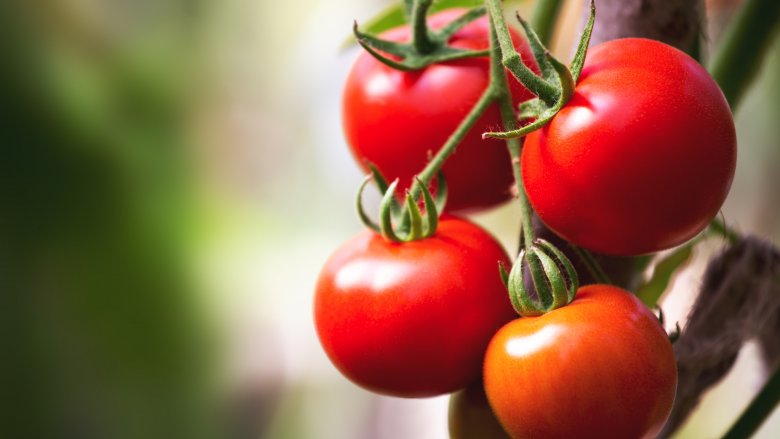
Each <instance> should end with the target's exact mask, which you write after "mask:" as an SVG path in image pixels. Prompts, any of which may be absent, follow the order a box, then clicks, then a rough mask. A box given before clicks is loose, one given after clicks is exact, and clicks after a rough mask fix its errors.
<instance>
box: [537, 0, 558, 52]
mask: <svg viewBox="0 0 780 439" xmlns="http://www.w3.org/2000/svg"><path fill="white" fill-rule="evenodd" d="M562 3H563V2H562V1H561V0H539V1H538V2H536V8H535V9H534V15H533V17H532V18H531V27H533V28H534V30H535V31H536V34H537V35H538V36H539V39H540V40H541V41H542V44H544V45H545V46H546V45H548V44H549V43H550V39H551V38H552V34H553V30H554V29H555V20H556V19H557V18H558V12H559V11H560V10H561V4H562Z"/></svg>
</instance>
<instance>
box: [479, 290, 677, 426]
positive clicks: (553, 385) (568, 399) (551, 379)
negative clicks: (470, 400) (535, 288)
mask: <svg viewBox="0 0 780 439" xmlns="http://www.w3.org/2000/svg"><path fill="white" fill-rule="evenodd" d="M484 383H485V392H486V394H487V397H488V401H489V402H490V406H491V407H492V408H493V411H494V412H495V414H496V416H497V417H498V419H499V421H500V422H501V424H502V425H503V426H504V428H505V429H506V431H507V432H508V433H509V434H510V435H511V436H512V437H513V438H515V439H519V438H545V439H556V438H561V439H570V438H578V439H588V438H593V439H612V438H614V439H636V438H641V437H654V436H655V434H657V433H658V431H659V430H660V429H661V427H663V424H664V422H665V421H666V419H667V417H668V416H669V413H670V411H671V409H672V403H673V401H674V396H675V390H676V386H677V367H676V363H675V358H674V353H673V351H672V345H671V343H670V342H669V339H668V337H667V335H666V332H664V329H663V328H662V327H661V324H660V323H659V322H658V319H657V318H656V316H655V315H653V313H652V312H651V311H650V310H649V309H648V308H647V307H646V306H644V305H643V304H642V303H641V302H640V301H639V300H638V299H637V298H636V297H635V296H634V295H632V294H631V293H629V292H627V291H625V290H622V289H620V288H617V287H614V286H610V285H588V286H585V287H581V288H580V289H579V290H578V292H577V296H576V297H575V299H574V301H572V303H570V304H569V305H566V306H564V307H561V308H558V309H555V310H553V311H551V312H549V313H547V314H543V315H541V316H538V317H525V318H520V319H516V320H513V321H511V322H509V323H507V324H506V325H505V326H504V327H503V328H501V330H499V331H498V333H497V334H496V335H495V337H493V340H491V342H490V345H489V347H488V350H487V353H486V355H485V367H484Z"/></svg>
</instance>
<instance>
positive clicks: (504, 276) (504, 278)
mask: <svg viewBox="0 0 780 439" xmlns="http://www.w3.org/2000/svg"><path fill="white" fill-rule="evenodd" d="M498 275H499V277H500V278H501V283H502V284H504V287H505V288H508V287H509V272H507V271H506V267H505V266H504V263H503V262H502V261H498Z"/></svg>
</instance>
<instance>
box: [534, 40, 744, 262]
mask: <svg viewBox="0 0 780 439" xmlns="http://www.w3.org/2000/svg"><path fill="white" fill-rule="evenodd" d="M736 154H737V150H736V134H735V130H734V121H733V119H732V115H731V111H730V110H729V106H728V103H727V102H726V99H725V98H724V96H723V93H722V92H721V90H720V89H719V88H718V85H717V84H716V83H715V81H714V80H713V79H712V77H710V75H709V74H708V73H707V71H706V70H704V68H703V67H702V66H701V65H699V64H698V63H697V62H696V61H695V60H694V59H693V58H691V57H690V56H688V55H686V54H685V53H683V52H681V51H679V50H677V49H675V48H673V47H671V46H668V45H666V44H663V43H661V42H658V41H652V40H646V39H641V38H627V39H620V40H613V41H609V42H606V43H602V44H600V45H598V46H595V47H593V48H592V49H590V50H589V51H588V55H587V58H586V61H585V66H584V69H583V71H582V74H581V76H580V79H579V82H578V83H577V86H576V88H575V91H574V96H573V97H572V98H571V100H570V101H569V102H568V103H567V104H566V105H565V106H564V108H563V109H562V110H561V111H560V112H559V113H558V114H557V115H556V116H555V117H553V119H552V121H551V122H550V123H549V124H548V125H546V126H545V127H544V128H542V129H540V130H538V131H535V132H533V133H531V134H529V135H528V137H527V138H526V140H525V144H524V145H523V152H522V158H521V161H522V163H521V165H522V174H523V183H524V185H525V189H526V192H527V193H528V198H529V200H530V201H531V204H532V205H533V208H534V210H536V213H537V214H538V215H539V217H540V218H541V219H542V221H543V222H544V223H545V224H546V225H547V226H548V227H549V228H550V229H552V230H553V231H555V232H556V233H558V234H559V235H561V236H562V237H563V238H565V239H566V240H568V241H571V242H573V243H575V244H577V245H579V246H582V247H585V248H588V249H590V250H594V251H596V252H599V253H606V254H612V255H624V256H628V255H638V254H644V253H650V252H654V251H658V250H663V249H667V248H670V247H673V246H675V245H678V244H681V243H683V242H685V241H687V240H688V239H690V238H692V237H693V236H695V235H696V234H697V233H699V232H700V231H701V230H702V229H704V227H706V226H707V224H709V222H710V221H711V220H712V219H713V218H714V217H715V215H716V214H717V213H718V210H719V209H720V207H721V205H722V204H723V201H724V200H725V198H726V195H727V194H728V191H729V188H730V186H731V181H732V179H733V177H734V170H735V167H736V157H737V155H736Z"/></svg>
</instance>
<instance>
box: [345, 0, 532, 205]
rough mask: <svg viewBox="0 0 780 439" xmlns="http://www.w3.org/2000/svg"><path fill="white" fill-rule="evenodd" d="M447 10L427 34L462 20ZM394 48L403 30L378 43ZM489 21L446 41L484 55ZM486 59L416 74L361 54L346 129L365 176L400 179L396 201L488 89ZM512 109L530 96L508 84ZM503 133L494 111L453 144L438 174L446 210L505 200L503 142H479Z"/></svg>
mask: <svg viewBox="0 0 780 439" xmlns="http://www.w3.org/2000/svg"><path fill="white" fill-rule="evenodd" d="M463 12H464V10H463V9H449V10H446V11H443V12H440V13H438V14H434V15H432V16H431V17H430V19H429V25H430V27H431V28H433V29H436V28H441V27H442V26H444V25H445V24H447V23H449V22H451V21H452V20H454V19H455V18H457V17H459V16H460V15H462V14H463ZM382 36H383V38H384V39H386V40H391V41H403V40H406V39H408V37H409V27H408V26H403V27H400V28H396V29H394V30H391V31H388V32H386V33H385V34H383V35H382ZM489 37H490V28H489V23H488V19H487V18H486V17H482V18H479V19H477V20H475V21H473V22H471V23H469V24H468V25H466V26H465V27H463V28H461V29H460V30H459V31H458V32H456V33H455V34H454V35H453V37H452V38H451V39H450V40H449V45H450V46H451V47H454V48H460V49H472V50H481V49H487V48H488V46H489ZM512 38H513V41H514V44H515V45H516V46H517V48H518V50H519V51H520V52H521V54H522V57H523V61H524V62H525V63H526V64H528V65H533V66H534V67H533V68H534V69H536V67H535V63H534V60H533V57H532V56H531V54H530V49H529V48H528V45H527V43H526V42H525V41H524V40H523V39H522V37H520V36H519V34H517V33H516V32H514V31H513V32H512ZM489 70H490V63H489V59H488V58H487V57H479V58H468V59H461V60H457V61H448V62H443V63H436V64H432V65H429V66H427V67H425V68H423V69H420V70H416V71H401V70H396V69H394V68H392V67H389V66H387V65H385V64H383V63H381V62H380V61H378V60H377V59H376V58H374V57H373V56H372V55H370V54H369V53H366V52H364V53H362V54H361V55H360V56H359V57H358V59H357V60H356V62H355V64H354V66H353V67H352V70H351V71H350V73H349V76H348V78H347V82H346V86H345V88H344V95H343V107H342V111H343V112H342V116H343V125H344V132H345V135H346V138H347V143H348V144H349V146H350V149H351V151H352V154H353V156H354V157H355V159H356V160H357V161H358V162H359V163H360V164H361V165H362V166H363V167H364V169H366V170H367V169H368V167H367V165H368V163H373V164H374V165H376V166H377V168H379V170H380V171H381V172H382V173H383V174H384V175H385V176H386V177H387V178H388V179H389V180H394V179H395V178H399V179H400V184H399V186H398V193H399V194H403V191H404V190H405V189H406V188H408V187H409V186H410V184H411V182H412V177H413V176H414V175H415V174H417V173H419V172H420V171H421V170H422V169H423V167H424V166H425V164H426V163H427V162H428V160H429V158H430V156H431V155H432V154H433V153H435V152H436V151H437V150H438V149H439V148H440V147H441V146H442V145H443V144H444V143H445V141H446V140H447V139H448V138H449V137H450V135H451V134H452V133H453V131H454V130H455V128H456V127H458V125H459V124H460V123H461V121H462V120H463V119H464V117H465V116H466V115H467V114H468V113H469V111H470V110H471V108H472V107H473V106H474V104H475V103H476V102H477V100H478V99H479V98H480V96H481V95H482V93H483V92H484V91H485V89H486V88H487V87H488V83H489V76H490V75H489ZM510 88H511V93H512V96H513V100H514V103H515V104H517V103H519V102H521V101H523V100H525V99H528V98H530V97H532V96H531V94H530V93H529V92H528V91H527V90H526V89H525V88H523V86H522V85H520V83H519V82H517V81H515V80H511V81H510ZM500 126H501V115H500V112H499V110H498V107H497V106H496V105H492V106H491V107H489V108H488V109H487V111H485V113H484V114H483V115H482V117H481V118H479V120H477V122H476V123H475V125H474V126H473V127H472V129H471V130H470V131H469V132H468V134H466V135H465V137H464V138H463V139H462V140H461V142H460V143H459V144H458V149H457V150H456V151H455V153H454V155H453V156H451V157H450V158H449V160H448V161H447V163H446V164H445V165H444V167H443V169H442V170H443V172H444V175H445V177H446V179H447V183H448V186H449V193H450V196H449V200H448V205H447V206H448V210H450V211H458V210H466V209H478V208H486V207H490V206H493V205H496V204H498V203H501V202H503V201H506V200H507V199H509V197H510V187H511V185H512V182H513V181H514V180H513V177H512V167H511V162H510V159H509V154H508V153H507V150H506V147H505V145H504V143H503V142H501V141H497V140H482V139H481V133H482V132H484V131H488V130H489V129H495V128H497V127H500Z"/></svg>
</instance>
